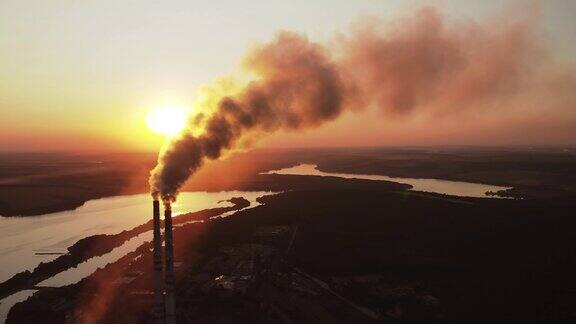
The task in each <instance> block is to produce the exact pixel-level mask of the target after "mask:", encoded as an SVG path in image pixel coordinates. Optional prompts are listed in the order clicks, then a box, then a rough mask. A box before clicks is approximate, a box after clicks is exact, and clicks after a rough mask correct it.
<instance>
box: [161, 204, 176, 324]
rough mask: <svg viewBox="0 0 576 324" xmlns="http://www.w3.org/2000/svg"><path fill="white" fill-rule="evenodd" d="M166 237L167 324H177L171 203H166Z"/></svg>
mask: <svg viewBox="0 0 576 324" xmlns="http://www.w3.org/2000/svg"><path fill="white" fill-rule="evenodd" d="M164 237H165V240H166V241H165V249H166V252H165V257H166V278H165V285H166V299H165V301H166V309H165V311H166V324H174V323H175V322H176V300H175V296H174V281H175V279H174V243H173V242H174V241H173V236H172V207H171V206H170V203H169V202H165V203H164Z"/></svg>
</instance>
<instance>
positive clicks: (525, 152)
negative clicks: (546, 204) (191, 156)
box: [0, 147, 576, 216]
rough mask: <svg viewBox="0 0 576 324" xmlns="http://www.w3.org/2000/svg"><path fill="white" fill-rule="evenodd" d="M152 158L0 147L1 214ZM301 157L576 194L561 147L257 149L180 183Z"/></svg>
mask: <svg viewBox="0 0 576 324" xmlns="http://www.w3.org/2000/svg"><path fill="white" fill-rule="evenodd" d="M155 161H156V155H155V154H152V153H102V152H100V153H86V152H84V153H54V152H53V153H14V152H11V153H9V152H4V153H0V215H3V216H18V215H21V216H26V215H39V214H45V213H49V212H55V211H62V210H68V209H73V208H76V207H78V206H81V205H82V204H83V203H84V202H86V201H87V200H90V199H95V198H101V197H107V196H114V195H121V194H134V193H145V192H147V191H148V185H147V178H148V173H149V170H150V169H151V168H152V167H153V166H154V164H155ZM299 163H315V164H318V166H319V168H320V169H321V170H322V171H326V172H345V173H357V174H380V175H387V176H399V177H413V178H418V177H422V178H437V179H446V180H459V181H468V182H478V183H487V184H495V185H503V186H512V187H514V189H513V190H512V191H511V192H510V194H512V195H514V196H516V197H522V198H525V199H541V200H547V199H555V198H558V197H563V199H573V198H574V197H575V196H576V151H575V150H574V149H573V148H563V147H559V148H539V149H534V148H507V149H504V148H365V149H358V148H357V149H315V150H311V149H310V150H306V149H292V150H256V151H252V152H247V153H239V154H236V155H233V156H232V157H230V158H228V159H225V160H223V161H217V162H210V163H207V164H206V166H205V168H203V169H202V170H201V171H200V172H199V173H198V174H196V175H195V176H194V177H193V179H191V180H190V181H189V182H188V183H187V184H186V185H185V188H184V190H201V191H202V190H204V191H221V190H234V189H238V190H265V189H274V188H280V189H282V188H286V184H283V183H281V181H284V180H279V179H277V178H270V177H267V176H259V175H258V174H259V173H260V172H263V171H268V170H272V169H280V168H284V167H289V166H293V165H296V164H299ZM271 179H272V181H271ZM292 185H296V184H295V183H293V184H292Z"/></svg>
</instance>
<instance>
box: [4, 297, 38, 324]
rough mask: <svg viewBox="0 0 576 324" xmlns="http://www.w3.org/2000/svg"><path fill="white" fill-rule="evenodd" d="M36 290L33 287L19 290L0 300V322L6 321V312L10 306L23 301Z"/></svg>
mask: <svg viewBox="0 0 576 324" xmlns="http://www.w3.org/2000/svg"><path fill="white" fill-rule="evenodd" d="M35 292H36V290H35V289H26V290H21V291H19V292H17V293H14V294H12V295H10V296H8V297H6V298H4V299H2V300H0V323H4V322H5V321H6V317H7V316H8V312H9V311H10V308H12V306H14V305H16V304H17V303H19V302H23V301H25V300H26V299H28V298H29V297H30V296H32V295H33V294H34V293H35Z"/></svg>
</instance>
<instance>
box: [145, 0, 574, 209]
mask: <svg viewBox="0 0 576 324" xmlns="http://www.w3.org/2000/svg"><path fill="white" fill-rule="evenodd" d="M536 25H537V24H536V19H533V17H527V18H525V19H516V20H512V21H509V22H505V23H504V22H491V23H486V24H479V23H474V22H467V23H460V24H455V23H452V24H448V23H446V22H445V21H444V20H443V19H442V16H441V15H440V14H439V13H438V12H437V11H436V10H434V9H432V8H424V9H421V10H420V11H418V12H417V13H416V14H415V15H413V16H412V17H410V18H409V19H406V20H402V21H399V22H397V23H394V24H382V23H379V22H375V21H371V22H368V23H364V24H362V25H361V26H359V27H357V28H356V29H355V30H354V31H353V32H352V33H351V34H349V35H347V36H340V37H338V38H337V40H336V41H335V42H333V43H331V44H330V45H329V46H328V45H321V44H318V43H313V42H311V41H309V40H308V39H307V38H306V37H304V36H302V35H299V34H297V33H293V32H281V33H279V34H278V35H277V37H276V38H275V39H274V40H273V41H272V42H270V43H268V44H264V45H260V46H259V47H256V48H255V49H253V50H252V51H251V52H250V53H249V54H248V55H247V57H246V58H245V60H244V67H245V68H246V70H247V71H248V72H249V73H251V75H253V76H254V78H253V79H252V80H251V81H250V82H248V83H246V84H244V85H241V86H240V87H228V88H227V87H223V89H224V91H222V90H220V91H213V92H212V93H211V95H210V98H209V99H208V100H207V101H206V103H205V107H201V108H202V113H201V114H199V115H196V116H194V117H192V118H191V119H190V123H189V128H188V130H187V131H185V132H183V133H182V134H181V135H180V136H179V137H177V138H175V139H174V140H173V141H172V142H171V143H168V144H167V145H166V146H165V147H164V148H163V149H162V151H161V152H160V155H159V158H158V164H157V166H156V167H155V168H154V169H153V170H152V172H151V176H150V186H151V190H152V194H153V195H154V196H158V195H160V196H161V198H162V199H163V200H164V201H165V202H170V201H173V200H174V199H175V198H176V195H177V192H178V189H179V188H180V187H181V186H182V185H183V183H184V182H185V181H186V180H187V179H188V178H189V177H190V176H191V175H192V174H193V173H194V172H196V171H197V170H198V169H199V168H200V167H201V166H202V164H203V163H204V162H205V161H206V160H214V159H218V158H219V157H220V156H221V155H222V154H224V153H225V152H228V151H229V150H231V149H233V148H235V147H236V146H237V145H239V144H240V143H242V142H243V141H244V140H246V139H250V140H252V139H254V138H255V137H258V136H259V135H263V134H265V133H271V132H275V131H277V130H288V131H290V130H299V129H303V128H311V127H318V126H320V125H322V124H323V123H326V122H328V121H331V120H334V119H336V118H338V116H340V115H341V114H342V113H343V112H344V111H347V110H355V111H356V110H361V109H363V108H366V107H377V108H379V109H382V110H383V112H384V114H383V116H385V117H390V118H392V117H395V116H410V114H412V113H414V112H415V111H419V112H424V113H427V114H430V115H439V116H442V115H445V114H451V115H453V114H456V113H459V112H461V111H467V110H475V111H485V110H487V111H501V110H502V109H516V108H515V107H517V106H518V105H522V104H523V103H525V100H523V99H520V98H524V97H525V96H524V93H526V92H531V93H537V91H532V90H534V87H538V88H539V89H540V88H543V87H546V86H547V85H546V82H544V81H542V80H543V79H546V78H548V77H549V76H550V75H549V70H550V69H549V65H550V63H549V62H548V61H549V60H547V58H546V55H545V54H546V53H545V51H544V50H542V47H541V46H539V45H538V44H539V42H538V41H537V38H538V37H537V35H536V33H535V26H536ZM571 75H572V76H573V74H571ZM550 79H551V80H552V79H553V80H555V81H554V82H558V78H555V77H554V76H552V78H550ZM561 80H564V81H566V82H569V83H568V84H565V83H564V84H563V86H562V87H556V88H559V89H565V92H566V93H568V92H571V93H573V92H574V91H572V90H573V89H575V87H574V86H575V85H576V83H575V82H574V80H575V78H573V77H569V78H561ZM564 81H562V82H564ZM543 84H545V85H543ZM546 93H547V94H546V95H551V94H550V93H549V91H546ZM566 93H562V94H552V95H551V96H555V95H566ZM562 108H563V107H562Z"/></svg>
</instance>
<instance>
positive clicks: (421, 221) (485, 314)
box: [8, 176, 576, 324]
mask: <svg viewBox="0 0 576 324" xmlns="http://www.w3.org/2000/svg"><path fill="white" fill-rule="evenodd" d="M280 178H282V179H285V180H282V181H283V182H282V181H278V182H280V183H284V184H287V187H291V188H292V189H293V190H292V191H289V192H285V193H282V194H277V195H273V196H267V197H264V198H262V199H261V201H262V202H263V203H265V204H264V205H262V206H259V207H255V208H252V209H248V210H244V211H240V212H237V213H236V214H234V215H233V216H230V217H228V218H217V219H213V220H211V221H206V222H204V223H195V224H184V225H183V226H181V227H177V228H175V231H174V235H175V252H176V261H177V262H181V263H178V266H177V269H176V273H177V308H178V314H179V315H178V316H179V322H181V323H189V322H194V323H278V322H283V323H318V322H327V323H377V322H382V323H458V324H460V323H570V322H573V321H574V320H575V319H576V311H575V310H576V279H575V278H574V276H573V273H574V272H575V271H576V253H575V252H576V238H575V237H574V235H573V233H574V232H575V230H576V219H575V218H574V217H573V212H574V207H576V203H575V202H574V201H573V200H568V199H564V198H550V197H547V198H546V199H544V198H540V199H523V200H495V199H472V198H466V199H464V198H455V197H450V198H451V199H450V200H446V199H443V198H444V197H443V196H441V195H429V194H418V193H411V192H409V191H406V189H407V188H406V186H401V185H397V184H393V183H384V182H376V181H367V180H342V179H336V178H320V177H300V176H277V177H274V176H267V177H265V179H266V180H267V181H272V182H274V181H276V180H279V179H280ZM137 255H141V256H140V257H138V258H136V256H137ZM151 265H152V256H151V253H150V251H149V247H146V246H144V247H143V248H141V249H139V250H138V251H136V252H134V253H132V254H130V255H127V256H126V257H124V258H123V259H121V260H119V261H118V262H116V263H114V264H111V265H109V266H107V267H106V268H105V269H102V270H99V271H97V272H96V273H95V274H93V275H92V276H90V277H88V278H87V279H84V280H83V281H81V282H80V283H78V284H75V285H71V286H67V287H62V288H57V289H47V290H42V291H40V292H38V293H36V294H35V295H34V296H33V297H32V298H30V299H29V300H28V301H26V302H23V303H20V304H17V305H16V306H15V307H13V309H12V310H11V312H10V313H9V317H8V322H9V323H28V322H30V323H32V322H44V323H59V322H62V321H64V318H65V317H66V316H68V317H69V318H76V319H77V320H90V319H92V320H94V319H96V320H99V321H101V322H105V323H141V322H148V321H149V320H150V318H151V313H150V310H151V305H152V297H151V295H149V292H150V291H151V284H152V274H151V269H152V266H151ZM126 278H134V279H132V280H124V279H126ZM242 278H244V279H242ZM246 278H247V279H246ZM119 279H122V280H119ZM222 282H229V283H230V285H232V287H233V288H230V287H229V285H228V284H224V283H222Z"/></svg>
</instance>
